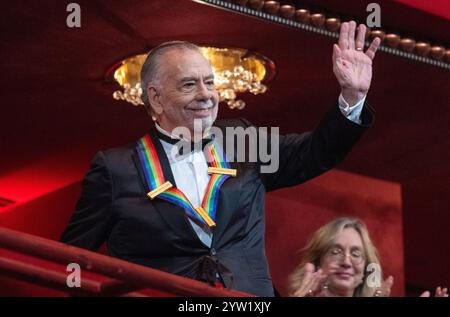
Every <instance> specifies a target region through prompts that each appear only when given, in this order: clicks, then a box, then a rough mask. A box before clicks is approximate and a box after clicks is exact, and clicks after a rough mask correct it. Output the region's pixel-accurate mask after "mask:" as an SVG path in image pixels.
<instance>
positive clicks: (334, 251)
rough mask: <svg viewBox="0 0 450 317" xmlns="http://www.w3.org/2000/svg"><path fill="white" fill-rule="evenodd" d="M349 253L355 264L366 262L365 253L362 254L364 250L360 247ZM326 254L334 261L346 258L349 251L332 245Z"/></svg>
mask: <svg viewBox="0 0 450 317" xmlns="http://www.w3.org/2000/svg"><path fill="white" fill-rule="evenodd" d="M349 255H350V261H352V263H353V264H354V265H360V264H361V263H363V262H364V255H363V254H362V251H361V250H359V249H355V250H352V251H350V254H349ZM326 256H327V257H328V258H329V259H330V260H332V261H336V262H338V261H339V262H340V261H343V260H344V259H345V258H346V256H347V253H346V252H345V251H344V250H342V248H340V247H332V248H331V249H329V250H328V252H327V253H326Z"/></svg>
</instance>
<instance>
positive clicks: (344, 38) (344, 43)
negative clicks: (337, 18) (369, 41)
mask: <svg viewBox="0 0 450 317" xmlns="http://www.w3.org/2000/svg"><path fill="white" fill-rule="evenodd" d="M339 48H340V49H341V50H346V49H348V22H344V23H342V25H341V30H340V32H339Z"/></svg>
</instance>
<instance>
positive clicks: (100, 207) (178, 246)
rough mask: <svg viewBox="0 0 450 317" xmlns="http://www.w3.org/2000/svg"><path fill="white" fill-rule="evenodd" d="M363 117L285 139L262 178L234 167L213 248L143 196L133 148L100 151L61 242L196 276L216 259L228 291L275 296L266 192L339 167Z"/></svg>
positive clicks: (178, 214) (255, 167)
mask: <svg viewBox="0 0 450 317" xmlns="http://www.w3.org/2000/svg"><path fill="white" fill-rule="evenodd" d="M361 118H362V125H358V124H355V123H353V122H351V121H350V120H348V119H347V118H345V117H344V116H343V115H342V114H341V113H340V110H339V108H338V106H337V105H336V106H334V107H333V108H332V109H331V110H330V111H329V112H328V113H327V115H326V116H325V118H324V119H323V120H322V121H321V122H320V124H319V125H318V126H317V127H316V129H314V131H312V132H307V133H304V134H289V135H285V136H280V141H279V142H280V143H279V145H280V163H279V169H278V171H277V172H275V173H272V174H262V173H260V169H259V167H260V163H259V162H235V163H231V166H232V167H233V168H236V169H237V177H235V178H230V179H228V180H226V181H225V183H224V184H223V186H222V187H221V189H220V196H219V202H218V209H217V216H216V224H217V226H216V227H215V228H214V229H213V239H212V246H211V248H208V247H207V246H205V245H204V244H203V243H202V242H201V241H200V239H199V238H198V237H197V235H196V233H195V232H194V230H193V228H192V226H191V225H190V223H189V221H188V219H187V216H186V215H185V211H184V210H183V209H182V208H181V207H179V206H177V205H174V204H172V203H170V202H167V201H164V200H162V199H157V198H156V199H154V200H152V201H151V200H149V199H148V198H147V197H146V193H147V192H148V187H147V184H146V181H145V178H144V177H143V173H142V169H141V165H140V162H139V160H138V157H137V153H136V150H135V144H133V145H130V146H128V147H123V148H116V149H111V150H107V151H104V152H98V153H97V155H96V156H95V158H94V159H93V162H92V165H91V168H90V170H89V172H88V173H87V175H86V176H85V178H84V180H83V184H82V193H81V196H80V198H79V201H78V203H77V205H76V210H75V212H74V214H73V216H72V218H71V220H70V222H69V224H68V226H67V228H66V230H65V231H64V233H63V234H62V237H61V241H63V242H66V243H68V244H72V245H75V246H78V247H81V248H86V249H90V250H96V249H98V248H99V247H100V246H101V244H102V243H103V242H105V241H106V242H107V246H108V253H109V254H110V255H111V256H114V257H117V258H120V259H123V260H127V261H130V262H134V263H137V264H141V265H145V266H149V267H152V268H156V269H159V270H162V271H166V272H171V273H174V274H179V275H182V276H186V277H191V278H196V277H197V276H198V275H197V274H198V267H199V263H200V262H201V261H202V259H203V258H204V257H205V256H212V257H213V258H214V259H217V260H218V261H219V262H220V263H221V264H223V265H224V266H226V267H227V268H228V269H229V270H230V271H231V272H232V274H233V277H232V278H231V277H229V276H223V280H224V283H225V285H226V286H227V287H231V288H233V289H236V290H239V291H243V292H248V293H252V294H255V295H259V296H273V294H274V293H273V286H272V281H271V277H270V274H269V270H268V265H267V259H266V254H265V246H264V227H265V224H264V196H265V192H267V191H271V190H275V189H278V188H282V187H286V186H293V185H297V184H300V183H302V182H305V181H307V180H309V179H311V178H313V177H315V176H317V175H320V174H322V173H324V172H325V171H327V170H329V169H330V168H332V167H334V166H336V164H338V163H339V162H340V161H341V160H342V159H343V158H344V156H345V155H346V154H347V153H348V152H349V151H350V149H351V147H352V146H353V145H354V144H355V142H356V141H357V140H358V139H359V137H360V136H361V135H362V134H363V132H364V131H365V130H366V129H367V127H368V126H369V125H370V124H371V123H372V121H373V111H372V110H371V108H370V107H369V106H368V105H367V104H366V105H365V106H364V108H363V112H362V116H361ZM216 125H217V126H218V127H220V128H222V129H224V127H226V126H242V127H244V128H245V127H247V126H249V123H248V121H246V120H244V119H237V120H233V121H224V122H222V123H221V122H218V124H216ZM150 134H151V137H152V138H153V141H154V143H155V147H156V149H157V152H158V156H159V158H160V161H161V164H162V168H163V172H164V175H165V178H166V180H169V181H171V182H172V184H175V181H174V178H173V175H172V172H171V169H170V165H169V162H168V159H167V156H166V154H165V153H164V150H163V148H162V145H161V143H160V142H159V140H158V139H157V137H156V136H155V134H154V132H151V133H150ZM175 186H176V184H175ZM299 212H301V211H299ZM280 230H282V228H280Z"/></svg>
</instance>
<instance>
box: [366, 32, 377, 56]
mask: <svg viewBox="0 0 450 317" xmlns="http://www.w3.org/2000/svg"><path fill="white" fill-rule="evenodd" d="M380 43H381V40H380V38H379V37H376V38H375V39H374V40H373V41H372V43H371V44H370V46H369V48H368V49H367V51H366V55H367V56H369V58H370V59H373V58H374V57H375V53H376V52H377V49H378V47H379V46H380Z"/></svg>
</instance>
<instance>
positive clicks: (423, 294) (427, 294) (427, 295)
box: [420, 291, 430, 297]
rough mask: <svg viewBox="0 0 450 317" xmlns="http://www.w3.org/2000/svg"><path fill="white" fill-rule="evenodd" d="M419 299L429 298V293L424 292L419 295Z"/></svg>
mask: <svg viewBox="0 0 450 317" xmlns="http://www.w3.org/2000/svg"><path fill="white" fill-rule="evenodd" d="M420 297H430V292H429V291H425V292H423V293H422V294H420Z"/></svg>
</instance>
